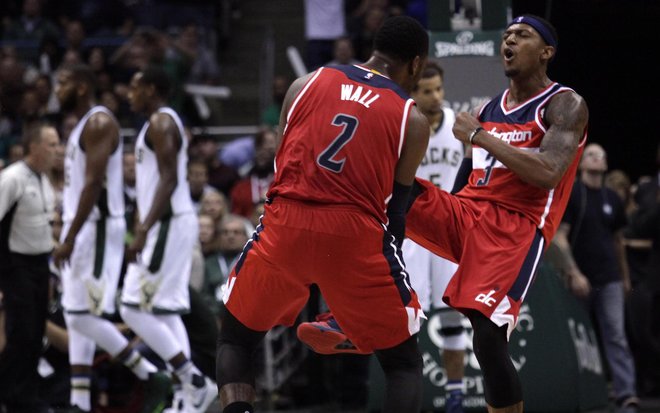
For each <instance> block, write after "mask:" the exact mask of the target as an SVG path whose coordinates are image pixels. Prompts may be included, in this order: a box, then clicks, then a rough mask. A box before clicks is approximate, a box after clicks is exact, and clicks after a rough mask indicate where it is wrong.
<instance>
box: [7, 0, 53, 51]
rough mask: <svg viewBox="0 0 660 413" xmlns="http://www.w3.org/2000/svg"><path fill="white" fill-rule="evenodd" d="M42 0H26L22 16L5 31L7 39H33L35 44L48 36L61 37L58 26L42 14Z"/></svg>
mask: <svg viewBox="0 0 660 413" xmlns="http://www.w3.org/2000/svg"><path fill="white" fill-rule="evenodd" d="M41 6H42V3H41V0H24V1H23V10H22V13H21V16H20V17H19V18H18V19H16V20H14V21H12V22H11V23H10V24H9V25H8V26H7V27H6V28H5V31H4V35H3V38H4V39H6V40H32V41H34V42H35V46H36V45H38V44H39V43H40V42H41V40H42V39H43V38H44V37H46V36H53V37H59V30H58V28H57V26H56V25H55V24H54V23H53V22H52V21H50V20H48V19H47V18H44V17H43V16H42V9H41Z"/></svg>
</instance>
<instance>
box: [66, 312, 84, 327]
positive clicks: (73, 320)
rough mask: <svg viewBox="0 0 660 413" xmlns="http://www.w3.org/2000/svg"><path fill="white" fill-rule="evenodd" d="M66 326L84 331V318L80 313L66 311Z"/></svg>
mask: <svg viewBox="0 0 660 413" xmlns="http://www.w3.org/2000/svg"><path fill="white" fill-rule="evenodd" d="M64 320H65V321H66V327H67V328H70V329H72V330H76V331H83V325H82V324H83V323H82V318H81V316H80V315H79V314H71V313H65V314H64Z"/></svg>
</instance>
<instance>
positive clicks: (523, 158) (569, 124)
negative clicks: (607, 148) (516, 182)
mask: <svg viewBox="0 0 660 413" xmlns="http://www.w3.org/2000/svg"><path fill="white" fill-rule="evenodd" d="M544 119H545V121H546V123H547V124H548V130H547V132H546V134H545V137H544V138H543V141H542V142H541V148H540V152H538V153H534V152H530V151H525V150H522V149H518V148H516V147H513V146H511V145H509V144H507V143H506V142H502V141H501V140H499V139H498V138H496V137H495V136H492V135H490V134H489V133H488V132H486V131H485V130H481V131H480V132H478V133H477V134H476V135H474V137H473V142H474V144H476V145H478V146H480V147H482V148H484V149H485V150H487V151H488V152H489V153H490V154H491V155H493V156H494V157H495V158H496V159H497V160H498V161H500V162H502V163H503V164H504V165H506V167H507V168H509V169H510V170H511V171H513V172H514V173H515V174H516V175H518V176H519V177H520V179H522V180H523V181H525V182H527V183H530V184H532V185H536V186H539V187H541V188H545V189H553V188H554V187H555V186H557V184H558V183H559V181H560V180H561V178H562V176H563V175H564V172H566V169H568V166H569V165H570V164H571V162H573V159H574V158H575V154H576V151H577V147H578V143H579V142H580V139H581V138H582V135H583V133H584V130H585V128H586V126H587V122H588V119H589V111H588V109H587V104H586V102H585V101H584V99H582V97H581V96H580V95H578V94H577V93H575V92H572V91H567V92H562V93H558V94H556V95H555V96H553V97H552V99H551V100H550V102H549V103H548V105H547V107H546V111H545V117H544ZM478 127H480V124H479V121H478V120H477V119H476V118H475V117H474V116H471V115H469V114H467V113H464V112H462V113H459V114H458V115H457V117H456V123H455V124H454V129H453V131H454V135H456V138H457V139H459V140H461V141H462V142H465V143H469V142H470V135H471V134H472V133H473V132H474V131H475V130H476V129H477V128H478Z"/></svg>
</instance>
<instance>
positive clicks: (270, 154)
mask: <svg viewBox="0 0 660 413" xmlns="http://www.w3.org/2000/svg"><path fill="white" fill-rule="evenodd" d="M276 139H277V135H276V133H275V131H273V130H272V129H264V130H262V131H260V132H259V133H258V134H257V135H256V136H255V138H254V145H255V153H254V162H253V164H252V167H251V168H250V172H249V173H248V175H247V176H246V177H245V178H243V179H241V180H240V181H239V182H238V183H236V185H235V186H234V188H233V189H232V191H231V196H230V199H231V205H232V208H231V211H232V212H233V213H235V214H239V215H242V216H244V217H246V218H251V217H252V211H253V210H254V206H255V205H256V204H258V203H259V202H261V201H262V200H263V199H265V198H266V192H267V191H268V188H269V187H270V184H271V182H273V173H274V161H275V149H276Z"/></svg>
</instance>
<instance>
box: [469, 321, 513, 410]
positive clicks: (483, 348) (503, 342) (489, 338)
mask: <svg viewBox="0 0 660 413" xmlns="http://www.w3.org/2000/svg"><path fill="white" fill-rule="evenodd" d="M468 318H469V319H470V323H471V324H472V329H473V331H474V336H473V342H472V344H473V350H474V354H475V356H476V357H477V360H478V361H479V366H480V367H481V371H482V373H483V376H484V387H485V397H486V403H487V404H488V411H489V412H490V413H495V412H498V413H509V412H511V413H517V412H522V411H523V409H522V407H523V402H522V386H521V384H520V378H519V377H518V372H517V371H516V368H515V366H514V365H513V362H512V361H511V357H510V356H509V349H508V347H509V346H508V337H507V327H506V326H501V327H498V326H497V325H495V323H493V322H492V321H491V320H489V319H488V318H487V317H486V316H484V315H483V314H481V313H480V312H478V311H475V310H470V311H469V312H468Z"/></svg>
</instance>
